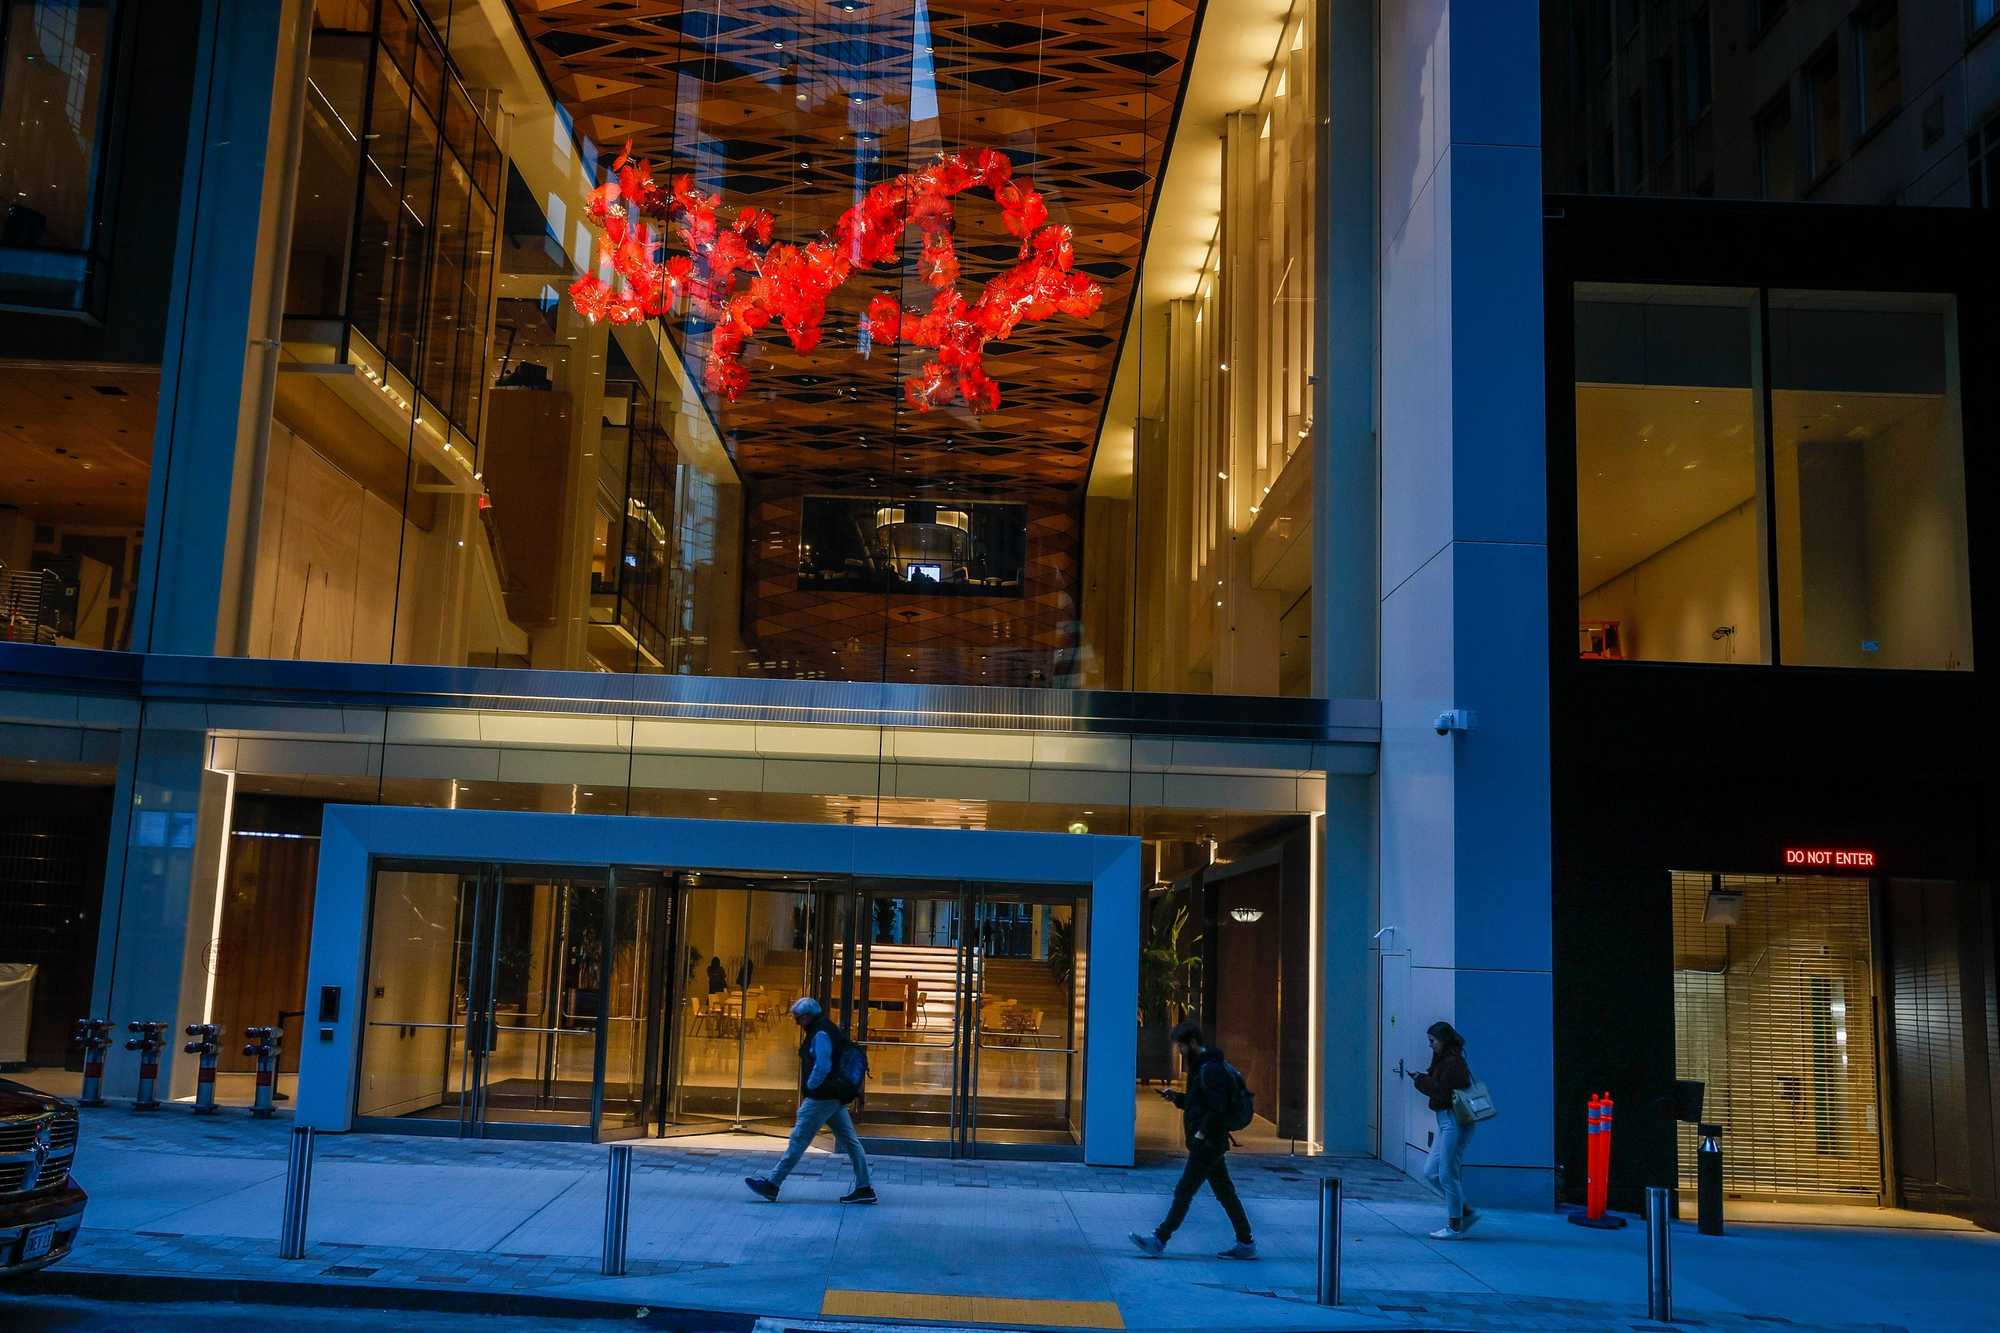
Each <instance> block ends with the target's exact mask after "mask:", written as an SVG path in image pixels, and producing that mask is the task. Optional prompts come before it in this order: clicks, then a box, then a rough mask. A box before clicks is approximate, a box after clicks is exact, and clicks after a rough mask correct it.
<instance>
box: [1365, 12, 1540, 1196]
mask: <svg viewBox="0 0 2000 1333" xmlns="http://www.w3.org/2000/svg"><path fill="white" fill-rule="evenodd" d="M1378 21H1379V25H1380V28H1379V33H1380V35H1379V42H1378V49H1379V52H1380V58H1379V70H1380V78H1379V88H1380V94H1379V99H1378V107H1379V117H1380V119H1379V137H1378V140H1377V142H1378V153H1379V181H1380V185H1379V189H1378V199H1379V206H1380V216H1379V228H1380V233H1379V235H1380V247H1381V275H1382V276H1381V284H1382V286H1381V303H1382V310H1381V328H1382V350H1381V358H1382V369H1381V394H1382V407H1381V449H1380V458H1381V531H1380V575H1379V577H1380V583H1379V597H1380V613H1379V614H1380V623H1381V694H1382V706H1383V719H1382V759H1381V775H1380V792H1381V798H1380V799H1381V834H1380V836H1381V863H1380V864H1381V879H1382V890H1381V922H1382V925H1384V926H1394V927H1395V928H1396V932H1397V933H1396V936H1395V938H1396V940H1397V947H1396V952H1397V953H1398V954H1399V955H1401V954H1402V953H1403V952H1404V951H1406V952H1407V958H1406V959H1404V958H1401V957H1400V956H1399V958H1398V960H1397V964H1398V967H1399V969H1400V968H1401V967H1402V966H1404V965H1405V964H1406V965H1407V969H1408V970H1407V980H1406V981H1405V980H1404V979H1403V978H1401V977H1398V978H1397V979H1396V983H1395V985H1393V986H1391V985H1389V984H1388V979H1387V978H1386V977H1385V984H1384V992H1385V994H1388V995H1396V996H1398V997H1400V998H1398V999H1397V1001H1396V1003H1395V1005H1394V1006H1393V1007H1394V1009H1395V1010H1396V1011H1395V1012H1391V1009H1392V1005H1391V1004H1390V1003H1389V1002H1387V1001H1385V1003H1384V1005H1383V1009H1384V1012H1383V1013H1382V1015H1381V1018H1380V1029H1379V1030H1380V1032H1381V1040H1382V1044H1383V1045H1382V1057H1381V1058H1382V1063H1383V1064H1384V1066H1386V1067H1387V1068H1391V1069H1393V1068H1394V1066H1395V1064H1396V1062H1397V1061H1398V1060H1399V1059H1400V1060H1402V1061H1403V1062H1404V1063H1405V1064H1414V1065H1416V1066H1417V1067H1419V1068H1421V1067H1422V1065H1423V1063H1424V1062H1425V1059H1426V1058H1427V1057H1426V1054H1425V1047H1424V1042H1423V1031H1424V1028H1425V1027H1426V1026H1427V1025H1428V1024H1429V1023H1431V1022H1432V1021H1434V1020H1436V1019H1440V1018H1442V1019H1447V1020H1449V1021H1451V1022H1452V1023H1453V1024H1454V1025H1456V1026H1457V1027H1458V1028H1459V1030H1460V1031H1461V1032H1463V1033H1464V1034H1465V1035H1466V1037H1467V1039H1468V1042H1469V1047H1468V1052H1467V1054H1468V1057H1469V1059H1470V1061H1471V1064H1472V1068H1473V1071H1474V1073H1475V1074H1476V1075H1478V1076H1479V1077H1482V1078H1484V1079H1485V1080H1486V1081H1487V1083H1488V1084H1489V1085H1490V1086H1491V1087H1492V1088H1493V1091H1494V1095H1495V1098H1496V1100H1497V1101H1498V1102H1499V1104H1500V1106H1501V1108H1502V1112H1503V1113H1502V1115H1501V1116H1500V1117H1499V1118H1498V1119H1496V1120H1494V1121H1491V1122H1489V1123H1487V1124H1484V1125H1481V1126H1480V1127H1479V1129H1478V1131H1477V1132H1476V1133H1475V1134H1474V1136H1473V1139H1472V1142H1471V1144H1470V1146H1469V1150H1468V1152H1467V1157H1466V1160H1467V1171H1466V1176H1467V1185H1468V1190H1469V1192H1470V1193H1471V1195H1472V1197H1473V1198H1474V1199H1476V1200H1480V1201H1490V1202H1492V1203H1493V1204H1496V1205H1501V1204H1507V1203H1516V1204H1522V1205H1540V1206H1544V1207H1546V1206H1550V1205H1551V1204H1552V1202H1553V1198H1554V1167H1553V1162H1554V1139H1553V1135H1554V1131H1553V1109H1554V1108H1553V1105H1552V1097H1553V1092H1552V1085H1553V1073H1552V1063H1553V1036H1552V999H1551V984H1550V982H1551V978H1550V920H1549V913H1550V895H1549V878H1550V851H1549V753H1548V651H1549V649H1548V644H1549V631H1548V623H1547V621H1548V606H1547V600H1548V599H1547V588H1548V569H1547V551H1546V537H1547V516H1546V513H1545V490H1544V471H1545V458H1546V447H1547V441H1546V435H1545V427H1544V420H1543V402H1542V384H1543V380H1542V369H1543V368H1542V262H1541V261H1542V239H1541V153H1540V137H1541V126H1540V89H1539V55H1538V52H1539V15H1538V12H1537V6H1536V5H1535V4H1534V3H1532V0H1406V2H1400V3H1389V2H1388V0H1383V3H1381V5H1380V7H1379V10H1378ZM1448 709H1467V710H1470V711H1471V713H1472V714H1473V726H1472V730H1470V731H1469V732H1466V733H1463V734H1454V735H1447V736H1440V735H1437V734H1436V732H1435V731H1434V729H1433V725H1432V724H1433V719H1434V718H1435V717H1436V716H1437V714H1439V713H1441V712H1443V711H1445V710H1448ZM1386 953H1387V951H1386V950H1385V966H1386V964H1387V961H1388V959H1387V957H1386ZM1381 1095H1382V1098H1383V1105H1382V1108H1381V1109H1382V1114H1383V1120H1382V1124H1383V1126H1384V1137H1385V1139H1391V1140H1393V1141H1386V1142H1384V1143H1383V1145H1382V1154H1383V1156H1384V1157H1386V1158H1387V1159H1388V1160H1390V1161H1391V1162H1395V1163H1397V1164H1398V1165H1402V1166H1404V1167H1405V1169H1412V1170H1414V1169H1419V1168H1420V1167H1421V1165H1422V1163H1423V1160H1424V1156H1425V1153H1426V1150H1427V1148H1428V1145H1429V1142H1430V1138H1431V1135H1432V1133H1433V1132H1434V1131H1435V1127H1436V1125H1435V1118H1434V1116H1433V1115H1431V1114H1430V1113H1428V1112H1426V1111H1425V1109H1424V1107H1423V1105H1422V1102H1421V1100H1419V1099H1416V1098H1415V1097H1414V1094H1413V1093H1412V1092H1411V1091H1410V1090H1409V1086H1408V1084H1406V1083H1404V1082H1402V1081H1401V1080H1400V1079H1396V1078H1389V1077H1385V1078H1384V1079H1383V1082H1382V1094H1381Z"/></svg>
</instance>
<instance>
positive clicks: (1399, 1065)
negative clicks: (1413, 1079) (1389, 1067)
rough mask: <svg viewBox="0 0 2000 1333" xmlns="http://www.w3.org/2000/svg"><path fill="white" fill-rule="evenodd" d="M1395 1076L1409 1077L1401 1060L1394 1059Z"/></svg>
mask: <svg viewBox="0 0 2000 1333" xmlns="http://www.w3.org/2000/svg"><path fill="white" fill-rule="evenodd" d="M1396 1077H1397V1078H1408V1077H1409V1071H1408V1070H1406V1069H1404V1068H1403V1062H1402V1061H1401V1060H1398V1061H1396Z"/></svg>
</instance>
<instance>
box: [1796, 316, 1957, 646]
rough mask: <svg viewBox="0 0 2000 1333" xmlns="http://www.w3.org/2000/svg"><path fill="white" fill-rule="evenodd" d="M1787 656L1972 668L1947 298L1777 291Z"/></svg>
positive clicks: (1954, 342) (1952, 338) (1952, 336)
mask: <svg viewBox="0 0 2000 1333" xmlns="http://www.w3.org/2000/svg"><path fill="white" fill-rule="evenodd" d="M1770 307H1771V377H1772V385H1771V442H1772V461H1773V465H1774V466H1773V471H1774V475H1775V479H1776V486H1775V487H1774V490H1773V494H1774V495H1775V497H1776V521H1777V554H1778V571H1777V573H1778V579H1777V582H1778V606H1779V628H1780V643H1781V645H1782V647H1781V650H1780V660H1781V661H1783V662H1786V663H1788V664H1794V665H1799V666H1849V667H1904V668H1916V669H1922V670H1934V671H1935V670H1946V671H1948V670H1962V669H1965V668H1968V667H1970V666H1971V665H1972V597H1971V589H1970V586H1969V582H1968V578H1967V573H1966V533H1965V445H1964V440H1963V438H1962V436H1961V432H1960V416H1959V393H1958V366H1957V354H1956V348H1957V343H1958V339H1957V335H1956V329H1955V327H1954V321H1953V307H1952V303H1951V301H1950V300H1949V298H1944V297H1912V296H1886V297H1885V296H1875V295H1868V294H1858V293H1839V292H1773V293H1771V298H1770Z"/></svg>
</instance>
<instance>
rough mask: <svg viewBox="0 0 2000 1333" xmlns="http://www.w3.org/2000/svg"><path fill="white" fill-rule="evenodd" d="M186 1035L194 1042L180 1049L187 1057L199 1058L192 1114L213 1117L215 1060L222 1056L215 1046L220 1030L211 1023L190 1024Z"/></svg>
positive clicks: (218, 1048) (218, 1039)
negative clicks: (199, 1063) (199, 1067)
mask: <svg viewBox="0 0 2000 1333" xmlns="http://www.w3.org/2000/svg"><path fill="white" fill-rule="evenodd" d="M187 1034H188V1036H190V1037H193V1038H194V1040H193V1041H191V1042H189V1043H188V1044H187V1045H186V1046H183V1047H182V1048H181V1049H182V1050H184V1051H186V1052H187V1053H188V1054H189V1055H198V1056H200V1057H201V1069H200V1071H199V1072H197V1073H196V1074H195V1078H194V1113H195V1114H196V1115H214V1114H215V1060H216V1057H217V1056H219V1055H220V1054H222V1047H221V1046H220V1045H218V1044H217V1043H218V1042H219V1041H220V1039H221V1037H222V1029H221V1028H219V1027H217V1026H216V1025H215V1024H213V1023H190V1024H188V1025H187Z"/></svg>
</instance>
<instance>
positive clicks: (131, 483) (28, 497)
mask: <svg viewBox="0 0 2000 1333" xmlns="http://www.w3.org/2000/svg"><path fill="white" fill-rule="evenodd" d="M159 406H160V371H159V368H158V367H157V366H153V367H145V366H104V365H75V364H49V363H39V362H22V361H14V362H9V363H7V364H5V365H0V506H6V507H9V508H14V509H19V510H21V511H22V512H23V513H26V514H29V515H31V516H33V517H34V518H35V520H36V521H37V522H41V523H50V524H62V525H71V526H75V525H84V526H106V527H114V526H115V527H131V528H137V527H139V526H141V525H143V524H144V523H145V521H146V488H147V483H148V481H149V479H150V477H151V474H152V457H153V419H154V417H155V416H156V415H158V413H159Z"/></svg>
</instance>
